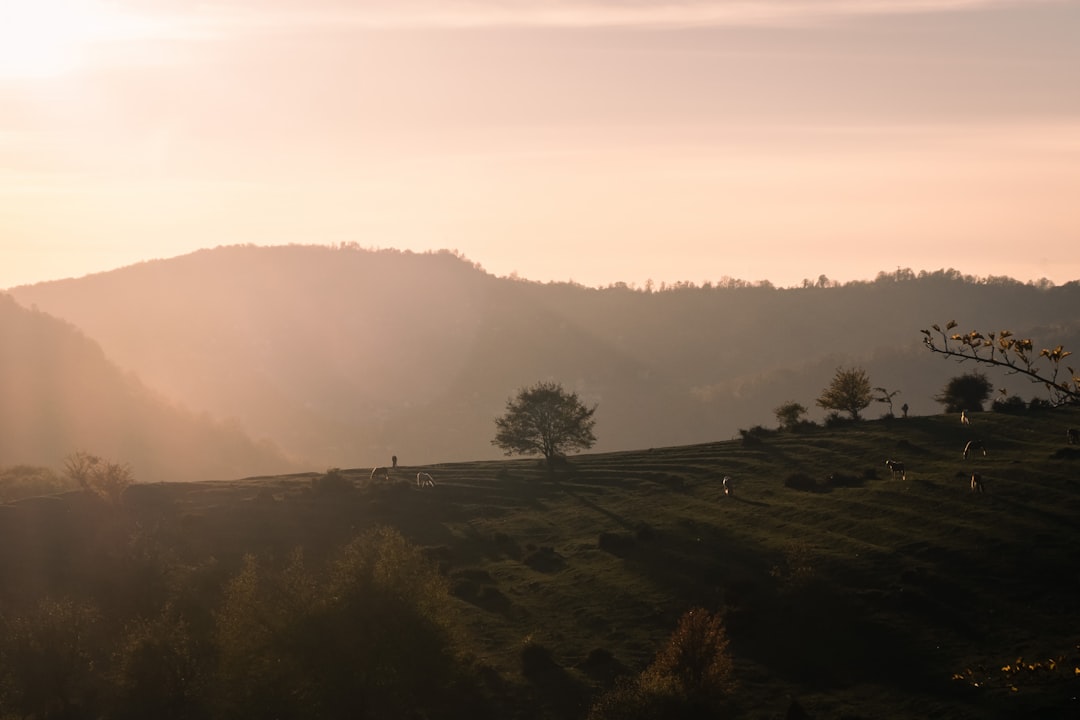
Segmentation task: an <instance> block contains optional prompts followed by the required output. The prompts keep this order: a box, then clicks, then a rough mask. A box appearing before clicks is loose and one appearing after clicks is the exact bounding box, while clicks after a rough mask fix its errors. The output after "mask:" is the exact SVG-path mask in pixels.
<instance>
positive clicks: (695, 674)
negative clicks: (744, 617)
mask: <svg viewBox="0 0 1080 720" xmlns="http://www.w3.org/2000/svg"><path fill="white" fill-rule="evenodd" d="M642 685H644V686H645V687H646V688H651V689H654V690H656V691H660V692H663V691H671V690H674V694H675V695H676V696H677V697H679V698H680V699H685V700H688V701H690V702H692V703H694V704H700V705H705V706H715V705H717V704H719V703H721V702H723V701H724V700H726V699H727V697H728V695H729V694H730V692H731V690H732V689H733V687H734V680H733V677H732V662H731V655H730V654H729V653H728V638H727V631H726V630H725V628H724V621H723V618H722V617H721V616H720V615H719V614H714V613H711V612H709V611H708V610H705V609H704V608H693V609H691V610H688V611H687V612H685V613H684V614H683V616H682V617H681V618H679V624H678V625H677V626H676V628H675V632H673V633H672V634H671V638H670V639H669V640H668V642H667V644H666V645H665V646H664V648H663V649H662V650H661V651H660V652H659V654H657V656H656V659H655V660H654V661H653V663H652V665H650V666H649V667H648V668H647V669H646V670H645V672H644V673H643V674H642Z"/></svg>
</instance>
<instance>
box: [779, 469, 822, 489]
mask: <svg viewBox="0 0 1080 720" xmlns="http://www.w3.org/2000/svg"><path fill="white" fill-rule="evenodd" d="M784 487H788V488H791V489H792V490H802V491H804V492H814V491H815V490H817V489H818V484H817V481H816V480H814V478H812V477H810V476H809V475H807V474H806V473H792V474H791V475H788V476H787V478H785V479H784Z"/></svg>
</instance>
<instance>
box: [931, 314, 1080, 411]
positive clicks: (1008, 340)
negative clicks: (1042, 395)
mask: <svg viewBox="0 0 1080 720" xmlns="http://www.w3.org/2000/svg"><path fill="white" fill-rule="evenodd" d="M930 327H931V330H932V331H931V330H923V331H922V334H923V336H924V337H923V344H924V345H925V346H926V348H927V349H928V350H930V352H934V353H938V354H940V355H944V356H945V357H951V358H953V359H955V360H956V361H957V362H966V361H968V360H971V361H974V362H976V363H980V364H983V365H989V366H992V367H1000V368H1003V369H1005V370H1006V371H1007V372H1008V373H1009V374H1010V375H1021V376H1023V377H1026V378H1027V379H1028V380H1030V381H1031V382H1033V383H1036V384H1041V385H1043V386H1044V387H1045V388H1046V390H1047V392H1048V393H1049V394H1050V404H1051V405H1054V406H1059V405H1070V404H1076V403H1080V377H1078V376H1077V373H1076V370H1075V369H1073V368H1072V367H1071V366H1069V365H1065V364H1063V363H1062V361H1063V360H1065V358H1067V357H1069V356H1070V355H1072V352H1070V351H1068V350H1066V349H1064V348H1063V347H1062V346H1061V345H1058V346H1057V347H1055V348H1053V349H1049V348H1043V349H1042V350H1040V351H1039V353H1038V354H1035V344H1034V343H1033V342H1032V340H1031V339H1030V338H1017V337H1015V336H1014V335H1013V333H1012V331H1010V330H1002V331H1000V332H997V333H992V332H991V333H985V334H984V333H981V332H978V331H974V330H973V331H971V332H969V333H966V334H961V333H950V331H951V330H952V329H953V328H955V327H957V323H956V321H955V320H950V321H949V322H948V323H947V324H946V325H945V328H944V329H942V327H941V326H940V325H937V324H934V325H931V326H930ZM1066 376H1067V377H1066Z"/></svg>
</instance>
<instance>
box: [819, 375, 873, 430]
mask: <svg viewBox="0 0 1080 720" xmlns="http://www.w3.org/2000/svg"><path fill="white" fill-rule="evenodd" d="M873 399H874V397H873V391H872V390H871V389H870V378H869V377H868V376H867V374H866V371H865V370H863V369H862V368H854V367H853V368H837V370H836V375H834V376H833V379H832V382H831V383H829V386H828V387H826V388H825V389H824V390H823V391H822V392H821V397H819V398H818V399H817V404H818V406H819V407H822V408H825V409H826V410H837V411H842V412H847V413H851V419H852V420H858V419H859V413H860V412H862V411H863V410H864V409H866V407H867V406H868V405H869V404H870V403H871V402H872V401H873Z"/></svg>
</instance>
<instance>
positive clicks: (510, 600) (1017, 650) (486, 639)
mask: <svg viewBox="0 0 1080 720" xmlns="http://www.w3.org/2000/svg"><path fill="white" fill-rule="evenodd" d="M1077 424H1080V411H1078V410H1075V409H1071V410H1058V411H1042V412H1037V413H1025V414H1022V415H1015V416H1014V415H1003V414H982V415H978V416H976V418H975V422H974V424H973V425H971V426H969V427H965V426H961V425H960V424H959V423H958V422H957V421H956V418H955V417H950V416H933V417H921V418H909V419H907V420H894V421H891V422H886V421H873V422H866V423H859V424H855V425H850V426H846V427H843V428H838V429H834V430H820V429H819V430H815V431H810V432H808V433H805V434H780V433H769V434H765V435H763V436H760V437H759V438H758V440H759V442H752V443H751V444H749V445H747V444H744V443H741V442H733V441H728V442H718V443H709V444H701V445H693V446H682V447H670V448H657V449H654V450H651V451H639V452H628V453H609V454H604V453H601V454H590V455H583V456H580V457H576V458H572V464H571V466H570V467H569V468H567V469H565V470H563V471H561V472H560V473H558V474H556V475H555V476H550V475H548V474H547V473H546V472H545V471H544V470H542V469H541V468H540V467H539V466H538V465H537V463H536V462H535V461H531V460H514V461H500V462H469V463H456V464H440V465H433V466H426V467H425V468H424V469H425V470H427V471H428V472H430V473H431V474H432V475H434V477H435V478H436V481H437V483H438V484H437V485H436V487H435V488H433V489H425V490H420V489H418V488H416V487H415V483H412V482H409V481H410V479H411V476H412V474H413V473H415V472H416V471H417V470H418V469H419V468H417V467H415V466H413V467H407V468H400V469H399V470H398V472H397V477H396V480H395V482H391V483H371V482H369V480H368V475H369V472H368V469H367V468H362V469H355V470H351V471H347V472H346V473H345V474H346V476H347V477H349V478H351V479H352V480H353V482H354V484H355V489H353V490H345V491H342V492H339V493H335V494H328V495H322V494H319V493H315V492H312V478H313V477H314V476H289V477H263V478H249V479H247V480H242V481H234V482H214V483H194V484H185V485H156V486H146V487H137V488H134V489H133V490H132V491H130V492H129V495H128V498H127V507H126V510H125V512H127V513H129V514H131V515H132V516H133V517H134V518H141V519H143V520H145V519H148V518H153V520H154V522H153V524H152V525H150V524H148V523H146V522H143V523H141V526H143V527H153V528H155V530H154V532H155V533H156V535H154V536H153V537H144V538H143V542H144V543H148V546H149V547H158V548H161V550H159V552H163V553H164V554H163V555H162V556H161V557H167V558H169V559H170V562H172V563H176V564H178V566H183V567H210V568H211V571H212V573H213V576H214V577H228V575H229V573H231V572H234V571H235V570H236V569H237V568H239V567H240V565H241V558H242V556H243V555H244V554H245V553H256V554H259V555H260V556H262V557H264V558H268V559H270V560H271V561H272V559H273V558H278V559H282V558H285V557H286V556H287V555H288V553H289V550H290V549H291V548H294V547H303V548H304V551H305V554H304V556H305V558H306V560H307V562H309V563H311V564H314V563H317V562H318V560H319V559H320V558H322V557H325V556H327V555H329V554H330V553H332V552H333V550H334V548H336V547H340V546H341V545H342V544H343V543H345V542H347V541H348V539H349V538H351V537H352V536H353V535H354V534H355V533H356V532H357V531H358V530H362V529H364V528H368V527H372V526H377V525H391V526H393V527H396V528H398V529H399V530H400V531H401V532H402V533H403V534H405V535H406V537H408V538H409V539H411V540H412V541H413V542H414V543H417V544H419V545H421V546H423V547H424V548H425V551H426V552H427V554H428V555H429V557H431V558H432V559H434V560H436V561H437V562H439V563H440V565H441V567H442V569H443V572H444V573H445V574H446V576H447V578H448V579H449V581H450V582H451V583H452V588H453V592H454V594H455V596H456V606H455V612H457V613H458V614H459V617H460V622H461V624H462V626H463V627H464V628H465V633H464V642H465V643H466V645H467V647H468V648H469V649H470V650H471V651H472V652H473V653H474V654H475V655H476V656H477V657H478V658H479V659H480V662H481V663H482V664H483V665H486V666H487V667H488V668H489V676H490V677H489V688H490V689H491V692H492V693H493V694H494V695H495V696H496V697H497V698H498V700H497V702H498V703H500V704H501V705H500V707H501V710H500V711H498V712H496V713H495V714H496V716H498V717H518V718H574V717H584V715H585V713H586V711H587V708H588V706H589V704H590V702H591V700H592V699H593V698H595V697H596V695H597V693H599V692H602V691H603V689H604V688H606V687H609V686H610V683H611V682H612V680H613V678H614V677H615V676H616V675H618V674H621V673H635V672H638V671H640V670H641V669H642V668H643V667H644V666H645V665H646V664H647V663H648V662H649V660H650V658H651V657H652V656H653V654H654V653H655V652H656V651H657V649H658V648H659V647H660V645H661V644H662V643H663V642H664V639H665V638H666V637H667V635H668V633H670V632H671V630H672V628H673V627H674V625H675V622H676V620H677V619H678V617H679V615H680V614H681V613H683V612H684V611H685V610H687V609H688V608H690V607H693V606H704V607H706V608H709V609H712V610H717V611H721V612H722V613H723V614H724V617H725V622H726V625H727V628H728V632H729V635H730V636H731V639H732V645H731V650H732V653H733V655H734V658H735V669H736V676H737V679H738V682H739V687H738V689H737V691H736V693H735V699H734V703H735V708H734V709H735V711H736V715H737V716H738V717H745V718H762V719H764V718H775V717H780V716H782V715H783V713H784V711H785V709H786V707H787V702H788V698H789V697H797V698H798V699H799V702H800V703H801V704H802V705H803V706H804V707H805V708H807V709H808V710H809V711H810V713H811V716H813V717H850V718H859V717H864V718H870V717H873V718H889V717H892V718H926V717H950V718H972V719H973V720H974V719H976V718H980V719H985V718H1015V717H1039V718H1071V717H1076V714H1077V711H1078V710H1080V706H1078V705H1077V701H1076V697H1077V688H1078V683H1080V680H1078V679H1077V675H1078V674H1080V635H1078V633H1077V628H1076V624H1075V614H1074V608H1075V598H1076V596H1077V593H1078V592H1080V581H1078V578H1077V575H1076V572H1075V569H1076V567H1077V565H1078V562H1080V530H1078V527H1077V524H1076V522H1075V520H1076V518H1077V517H1078V516H1080V483H1078V479H1077V465H1076V463H1078V462H1080V457H1078V456H1080V450H1078V448H1076V447H1074V446H1068V445H1066V443H1065V428H1066V427H1068V426H1075V425H1077ZM972 437H978V438H980V439H982V440H983V441H984V443H985V445H986V448H987V450H988V455H986V456H982V455H979V456H977V457H973V458H969V459H968V460H966V461H965V460H964V459H962V457H961V450H962V448H963V446H964V443H965V442H966V441H967V440H968V439H971V438H972ZM888 458H892V459H897V460H902V461H904V462H905V463H906V465H907V476H906V479H901V478H900V477H899V476H895V477H894V476H892V475H891V474H890V473H889V472H888V470H887V468H885V465H884V460H885V459H888ZM972 471H978V472H980V473H981V474H982V476H983V478H984V480H985V485H986V489H987V491H986V493H985V494H974V493H972V492H971V490H970V488H969V482H968V480H969V477H970V473H971V472H972ZM795 474H802V475H804V476H805V478H803V479H802V480H801V481H799V480H789V478H791V476H792V475H795ZM725 475H730V476H731V477H732V478H733V480H734V489H735V491H734V494H733V495H732V496H725V495H724V494H723V492H722V490H721V486H720V480H721V478H722V477H723V476H725ZM830 476H831V477H832V480H831V481H830V480H828V478H830ZM807 482H809V483H810V484H808V485H807V484H805V483H807ZM800 483H803V485H802V486H803V487H805V488H807V489H803V490H799V489H795V488H793V487H788V485H800ZM76 500H77V496H75V495H71V496H65V497H64V498H62V499H60V500H59V501H57V502H56V503H53V504H48V503H45V504H43V503H41V502H37V503H25V504H20V505H17V506H9V507H8V508H6V509H5V513H0V537H2V539H3V542H2V543H0V547H3V548H4V553H3V554H2V555H0V573H2V574H3V576H4V577H5V578H8V579H10V582H8V583H6V584H5V588H6V589H5V599H6V600H7V601H9V602H16V601H17V599H16V598H13V597H10V596H12V595H13V594H17V593H19V592H23V591H25V589H26V588H27V587H34V588H35V589H36V590H35V591H37V592H54V593H56V592H63V591H65V590H66V591H70V590H71V587H80V588H81V587H83V585H82V584H80V583H82V582H83V581H82V580H80V579H79V578H81V577H84V576H85V578H86V583H85V586H86V587H89V588H93V590H92V591H91V592H97V593H99V595H100V598H105V599H107V601H108V602H116V598H117V597H121V598H122V597H123V594H122V593H118V592H117V591H116V588H110V587H108V586H105V587H102V584H103V583H104V582H105V581H104V580H103V578H104V577H107V575H106V574H103V573H99V572H97V571H95V569H94V568H95V566H96V563H97V562H98V561H96V560H95V558H94V557H92V556H91V554H90V553H91V552H92V550H91V548H92V546H93V543H82V542H80V540H79V537H80V536H79V534H78V533H79V531H78V530H77V529H73V528H78V527H79V526H80V524H79V522H78V521H77V519H76V518H77V517H78V516H79V510H78V504H77V503H76V502H75V501H76ZM28 513H34V514H36V515H35V516H36V517H38V520H37V521H36V525H37V526H39V527H50V524H49V522H48V517H47V516H49V517H51V516H56V517H57V519H59V517H61V516H63V517H65V518H67V520H65V523H64V524H62V525H61V524H57V525H56V526H55V528H56V532H55V535H54V536H53V535H50V534H40V533H26V534H25V535H20V534H19V532H18V528H19V527H22V525H21V524H20V522H19V518H20V517H22V516H23V515H24V514H28ZM60 528H66V529H64V530H63V531H61V529H60ZM88 532H91V531H89V530H88ZM68 544H71V545H72V546H73V547H74V548H76V549H75V550H73V551H72V552H70V553H68V552H62V550H64V548H66V547H67V545H68ZM46 551H48V552H49V556H50V557H55V558H58V563H57V564H55V565H54V566H50V568H49V572H48V574H47V577H50V578H53V580H52V582H53V585H52V586H46V587H43V586H42V583H45V584H46V585H48V583H47V582H46V581H44V580H42V575H44V572H43V570H42V568H40V567H39V568H30V567H28V566H27V565H26V563H24V562H21V561H20V560H19V558H21V557H27V556H34V557H42V556H43V555H42V553H43V552H46ZM208 560H209V561H211V562H212V564H211V565H209V566H208V565H207V564H206V563H207V562H208ZM110 562H115V560H112V559H110ZM145 562H146V560H145V556H144V555H143V554H139V555H137V556H136V557H135V560H134V567H136V568H144V565H145ZM141 572H142V574H141V575H139V577H140V578H151V577H157V578H167V577H168V576H169V573H160V572H159V573H153V572H151V573H149V574H148V573H146V571H145V569H144V570H142V571H141ZM196 577H197V578H198V577H199V576H196ZM32 580H33V581H34V582H32ZM204 581H205V577H204ZM155 582H157V583H161V582H164V580H162V579H159V580H157V581H155ZM68 584H70V585H71V587H67V585H68ZM138 587H139V590H138V591H137V592H139V593H140V594H142V593H149V591H148V590H147V589H146V588H147V587H148V586H147V585H146V584H145V582H144V583H143V584H140V585H139V586H138ZM79 592H84V591H83V590H79ZM99 602H102V600H100V599H99ZM200 612H204V611H203V610H200ZM526 639H527V640H528V642H529V643H530V644H531V645H532V646H538V647H540V648H542V649H543V650H544V651H545V652H546V653H548V654H549V656H550V658H551V661H552V664H551V666H550V667H549V668H548V669H546V670H544V671H542V672H526V673H523V669H522V664H521V663H522V652H521V650H522V647H523V643H525V642H526ZM1018 658H1019V659H1023V660H1024V662H1022V663H1021V662H1019V660H1018ZM1051 660H1052V661H1053V663H1052V665H1053V668H1052V669H1051ZM1006 668H1007V669H1006ZM1074 668H1077V672H1076V674H1074V672H1073V671H1074Z"/></svg>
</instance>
